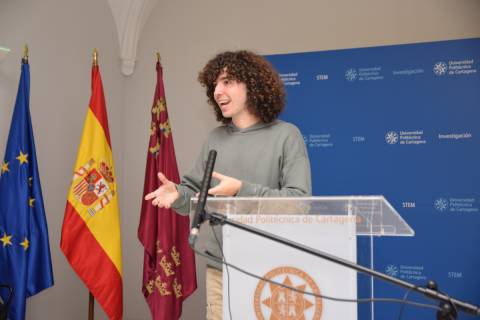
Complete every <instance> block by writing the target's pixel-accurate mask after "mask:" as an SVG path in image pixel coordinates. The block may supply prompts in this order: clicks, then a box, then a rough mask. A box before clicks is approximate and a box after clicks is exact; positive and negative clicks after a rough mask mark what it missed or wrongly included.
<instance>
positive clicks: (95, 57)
mask: <svg viewBox="0 0 480 320" xmlns="http://www.w3.org/2000/svg"><path fill="white" fill-rule="evenodd" d="M92 64H93V66H94V67H96V66H97V65H98V51H97V48H95V49H93V63H92ZM94 312H95V300H94V299H93V294H92V292H90V291H89V292H88V320H93V317H94Z"/></svg>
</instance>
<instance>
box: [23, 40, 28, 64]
mask: <svg viewBox="0 0 480 320" xmlns="http://www.w3.org/2000/svg"><path fill="white" fill-rule="evenodd" d="M22 60H23V62H24V63H28V45H27V44H25V47H24V48H23V58H22Z"/></svg>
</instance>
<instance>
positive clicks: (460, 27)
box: [0, 0, 480, 320]
mask: <svg viewBox="0 0 480 320" xmlns="http://www.w3.org/2000/svg"><path fill="white" fill-rule="evenodd" d="M469 37H480V1H478V0H461V1H458V0H422V1H419V0H403V1H399V0H365V1H355V0H348V1H347V0H336V1H325V0H323V1H321V0H316V1H315V0H311V1H307V0H301V1H283V0H281V1H279V0H244V1H219V0H202V1H198V0H177V1H160V2H159V4H158V5H157V7H156V8H155V9H154V11H153V12H152V13H151V15H150V18H149V20H148V22H147V23H146V25H145V27H144V31H143V34H142V37H141V39H140V42H139V48H138V56H137V59H138V61H137V67H136V70H135V73H134V74H133V76H131V77H128V78H125V77H123V76H122V75H121V73H120V68H119V65H120V63H119V60H118V56H119V49H118V44H117V35H116V33H115V23H114V21H113V18H112V17H111V13H110V11H109V8H108V3H107V1H98V0H97V1H94V0H83V1H76V2H74V1H61V0H56V1H55V0H43V1H39V0H23V1H18V0H1V1H0V45H1V46H7V47H10V48H11V49H13V50H12V52H11V53H10V55H9V56H8V58H7V60H5V61H4V62H2V63H0V154H2V156H3V152H4V150H5V143H6V139H7V134H8V128H9V126H10V118H11V112H12V108H13V103H14V99H15V95H16V90H17V85H18V77H19V67H20V63H19V59H20V57H21V54H22V50H23V44H24V43H25V42H27V43H28V44H29V46H30V50H31V59H30V64H31V74H32V77H31V81H32V88H31V111H32V118H33V119H32V120H33V126H34V130H35V138H36V143H37V152H38V154H37V157H38V161H39V165H40V170H41V171H40V174H41V178H42V185H43V192H44V200H45V204H46V211H47V219H48V224H49V231H50V242H51V248H52V258H53V264H54V273H55V286H54V287H53V288H51V289H48V290H46V291H45V292H43V293H41V294H39V295H37V296H35V297H33V298H31V299H29V301H28V313H27V318H28V319H47V318H48V319H85V317H86V304H87V290H86V289H85V288H84V286H83V285H82V284H81V283H80V281H79V280H78V279H77V278H76V276H75V274H74V272H73V271H72V270H71V268H70V267H69V265H68V264H67V262H66V259H65V258H64V256H63V254H61V252H60V250H59V241H60V230H61V223H62V219H63V210H64V206H65V198H66V193H67V188H68V185H69V182H70V177H71V170H72V167H73V164H74V161H75V157H76V152H77V146H78V143H79V138H80V134H81V130H82V126H83V121H84V117H85V113H86V108H87V103H88V98H89V95H90V64H91V51H92V49H93V48H94V47H97V48H98V49H99V50H100V66H101V71H102V76H103V81H104V88H105V93H106V98H107V107H108V112H109V121H110V130H111V138H112V142H113V152H114V158H115V161H116V171H117V175H118V181H121V182H122V181H123V183H121V185H120V186H119V187H120V201H121V203H120V204H121V214H122V238H123V255H124V259H123V268H124V301H125V311H124V314H125V317H124V318H125V319H126V320H140V319H149V318H150V314H149V311H148V308H147V305H146V303H145V301H144V299H143V296H142V294H141V293H140V286H141V277H142V261H143V251H142V248H141V246H140V244H139V242H138V240H137V237H136V233H137V226H138V219H139V211H140V198H141V193H142V190H143V177H144V171H145V159H146V148H147V143H148V137H149V134H148V127H149V121H150V114H149V112H150V107H151V103H152V100H153V90H154V86H155V67H154V64H155V56H154V54H155V52H157V51H160V53H161V55H162V62H163V65H164V72H165V73H164V80H165V87H166V95H167V104H168V108H169V114H170V118H171V124H172V128H173V136H174V140H175V146H176V152H177V160H178V163H179V168H180V171H181V173H182V172H185V171H186V170H188V169H189V167H190V165H191V164H192V163H193V161H194V159H195V158H196V156H197V152H198V151H199V149H200V145H201V144H202V143H203V140H204V138H205V136H206V135H207V133H208V131H209V130H211V129H212V128H213V127H214V126H216V122H215V121H214V116H213V113H212V111H211V108H210V106H208V105H207V104H206V102H205V101H206V98H205V95H204V93H203V91H202V89H201V88H200V86H199V85H198V84H197V82H196V77H197V74H198V71H199V70H200V69H201V68H202V67H203V65H204V63H205V62H206V61H207V60H208V59H209V58H211V57H212V56H213V55H214V54H216V53H218V52H220V51H223V50H227V49H243V48H246V49H251V50H255V51H257V52H259V53H261V54H272V53H286V52H299V51H316V50H329V49H338V48H352V47H364V46H377V45H386V44H398V43H412V42H424V41H435V40H447V39H459V38H469ZM219 156H221V155H219ZM199 262H200V263H199V265H198V269H199V271H198V281H199V285H200V288H199V289H198V290H197V292H196V293H195V294H194V295H193V296H192V297H191V298H189V300H188V301H187V302H186V304H185V305H184V307H185V308H184V316H183V319H201V318H203V314H204V307H203V306H204V304H205V301H204V299H205V298H204V286H203V282H204V272H203V269H204V261H199ZM98 309H99V308H98V307H97V311H98ZM97 315H98V316H97V317H96V319H104V318H105V317H104V315H103V313H102V312H100V311H98V312H97Z"/></svg>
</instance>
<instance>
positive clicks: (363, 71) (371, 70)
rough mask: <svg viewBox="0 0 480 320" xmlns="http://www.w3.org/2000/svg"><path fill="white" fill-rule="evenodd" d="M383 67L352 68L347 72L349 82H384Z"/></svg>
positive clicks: (346, 76) (346, 77)
mask: <svg viewBox="0 0 480 320" xmlns="http://www.w3.org/2000/svg"><path fill="white" fill-rule="evenodd" d="M384 78H385V77H384V76H383V74H382V67H366V68H363V67H362V68H356V69H355V68H350V69H348V70H347V71H345V79H347V81H355V80H358V81H372V80H383V79H384Z"/></svg>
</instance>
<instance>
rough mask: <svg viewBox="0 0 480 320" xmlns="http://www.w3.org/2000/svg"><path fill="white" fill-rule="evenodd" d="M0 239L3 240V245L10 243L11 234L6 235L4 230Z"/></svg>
mask: <svg viewBox="0 0 480 320" xmlns="http://www.w3.org/2000/svg"><path fill="white" fill-rule="evenodd" d="M0 241H2V242H3V246H4V247H6V246H7V245H12V235H9V236H7V234H6V233H5V232H4V233H3V237H2V238H0Z"/></svg>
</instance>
